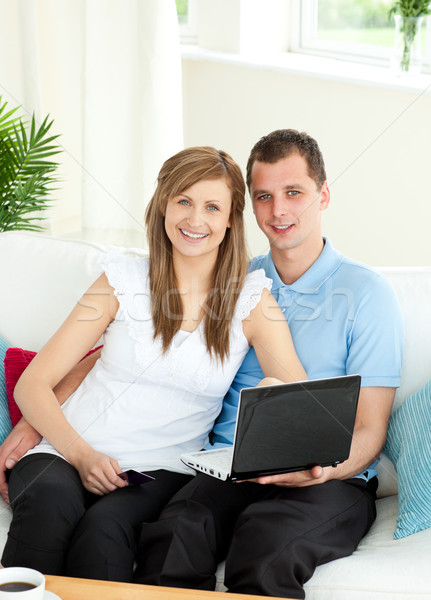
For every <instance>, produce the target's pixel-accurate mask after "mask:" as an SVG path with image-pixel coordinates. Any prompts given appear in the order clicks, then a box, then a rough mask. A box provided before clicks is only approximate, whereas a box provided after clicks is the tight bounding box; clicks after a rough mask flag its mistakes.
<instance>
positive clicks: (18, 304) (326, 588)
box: [0, 232, 431, 600]
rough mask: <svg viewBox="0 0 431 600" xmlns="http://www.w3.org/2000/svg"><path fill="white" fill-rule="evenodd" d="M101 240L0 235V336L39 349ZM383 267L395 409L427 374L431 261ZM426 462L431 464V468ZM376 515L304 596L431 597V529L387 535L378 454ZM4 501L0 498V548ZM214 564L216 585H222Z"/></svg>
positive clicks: (386, 470) (387, 481)
mask: <svg viewBox="0 0 431 600" xmlns="http://www.w3.org/2000/svg"><path fill="white" fill-rule="evenodd" d="M105 250H106V248H104V247H103V246H101V245H98V244H93V243H88V242H83V241H75V240H66V239H56V238H51V237H48V236H43V235H39V234H32V233H23V232H11V233H2V234H0V285H1V290H2V293H1V294H0V337H2V338H3V339H5V340H6V341H7V342H8V343H9V344H10V345H12V346H18V347H21V348H25V349H27V350H36V351H37V350H38V349H40V348H41V346H42V345H43V344H44V342H45V341H46V340H47V339H48V337H49V336H50V335H51V334H52V333H53V332H54V331H55V330H56V328H57V327H58V326H59V325H60V323H61V322H62V321H63V319H64V318H65V316H66V315H67V313H68V312H69V310H70V309H72V307H73V305H74V304H75V302H76V301H77V300H78V298H79V296H80V294H81V293H82V292H83V291H84V290H85V289H86V288H87V287H88V285H89V284H90V283H91V282H92V281H93V280H94V279H95V277H96V276H97V274H98V268H97V261H98V257H99V256H100V254H101V253H102V252H104V251H105ZM381 271H382V272H383V273H384V274H385V275H386V276H387V277H388V279H389V280H390V281H391V283H392V285H393V287H394V288H395V291H396V293H397V295H398V297H399V301H400V304H401V307H402V311H403V314H404V319H405V329H406V341H405V358H404V367H403V376H402V385H401V388H400V389H399V390H398V392H397V396H396V401H395V405H394V408H395V407H397V406H399V405H400V404H401V402H403V400H404V399H405V398H406V396H408V395H409V394H411V393H412V392H414V391H416V390H418V389H419V388H420V387H422V386H423V385H424V384H425V382H426V381H428V379H430V378H431V377H430V376H431V343H430V339H431V310H430V309H429V306H430V302H431V268H387V269H381ZM430 469H431V467H430ZM379 479H380V485H379V492H378V495H379V499H378V501H377V513H378V514H377V520H376V522H375V523H374V525H373V527H372V529H371V531H370V532H369V533H368V535H367V536H366V537H365V538H364V539H363V541H362V542H361V544H360V545H359V547H358V549H357V550H356V551H355V552H354V553H353V555H352V556H350V557H347V558H343V559H340V560H336V561H334V562H332V563H329V564H327V565H323V566H321V567H319V568H318V569H317V571H316V573H315V574H314V576H313V577H312V578H311V580H310V581H309V582H308V583H307V584H306V586H305V589H306V598H307V600H349V599H358V600H359V599H360V600H364V599H369V600H380V599H382V600H383V599H385V600H386V599H399V600H401V599H402V600H410V599H419V598H421V599H422V600H423V599H424V598H431V569H430V564H431V529H426V530H424V531H421V532H419V533H416V534H414V535H410V536H408V537H405V538H403V539H400V540H395V539H394V538H393V533H394V530H395V523H396V517H397V510H398V504H397V499H398V496H397V478H396V474H395V471H394V468H393V466H392V463H391V462H390V461H389V459H388V458H386V457H385V456H384V455H383V456H382V460H381V463H380V465H379ZM9 521H10V508H9V507H8V506H7V505H6V504H5V503H4V502H3V501H2V500H1V499H0V548H2V547H3V545H4V540H5V538H6V534H7V529H8V524H9ZM222 569H223V567H222V566H221V567H220V569H219V582H218V589H223V586H222Z"/></svg>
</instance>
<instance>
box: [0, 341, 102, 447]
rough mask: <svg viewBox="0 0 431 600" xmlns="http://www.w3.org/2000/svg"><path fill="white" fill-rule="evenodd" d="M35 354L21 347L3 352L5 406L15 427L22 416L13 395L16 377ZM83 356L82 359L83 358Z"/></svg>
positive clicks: (88, 353)
mask: <svg viewBox="0 0 431 600" xmlns="http://www.w3.org/2000/svg"><path fill="white" fill-rule="evenodd" d="M99 348H101V346H97V347H96V348H93V349H92V350H90V352H87V354H86V355H85V356H84V358H86V357H87V356H89V355H90V354H93V352H96V350H99ZM36 354H37V353H36V352H32V351H31V350H23V349H22V348H8V349H7V350H6V353H5V359H4V367H5V382H6V393H7V406H8V408H9V414H10V421H11V422H12V426H13V427H15V425H16V424H17V423H18V421H19V420H20V419H21V417H22V413H21V411H20V409H19V408H18V405H17V403H16V402H15V399H14V397H13V393H14V390H15V386H16V384H17V382H18V379H19V378H20V377H21V374H22V372H23V371H24V369H25V368H26V367H27V365H28V364H29V363H30V362H31V361H32V360H33V358H34V357H35V356H36ZM84 358H83V359H82V360H84ZM6 435H7V434H6ZM5 437H6V436H5Z"/></svg>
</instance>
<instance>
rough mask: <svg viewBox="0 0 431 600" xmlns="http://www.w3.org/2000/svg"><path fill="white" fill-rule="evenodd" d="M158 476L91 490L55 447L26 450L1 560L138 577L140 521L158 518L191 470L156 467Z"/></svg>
mask: <svg viewBox="0 0 431 600" xmlns="http://www.w3.org/2000/svg"><path fill="white" fill-rule="evenodd" d="M152 475H153V476H154V477H155V480H154V481H151V482H149V483H145V484H143V485H135V486H127V487H124V488H118V489H117V490H115V491H114V492H111V493H109V494H106V495H105V496H97V495H95V494H91V493H90V492H88V491H87V490H86V489H85V488H84V486H83V485H82V483H81V479H80V477H79V474H78V472H77V471H76V469H74V467H72V466H71V465H70V464H69V463H68V462H66V461H65V460H63V459H62V458H59V457H56V456H53V455H51V454H47V453H38V454H32V455H30V456H27V457H25V458H23V459H22V460H21V461H19V462H18V464H17V465H16V466H15V467H14V468H13V469H12V471H11V473H10V478H9V496H10V499H11V506H12V509H13V518H12V522H11V525H10V529H9V533H8V539H7V542H6V546H5V549H4V552H3V556H2V559H1V562H2V564H3V566H5V567H12V566H22V567H31V568H33V569H37V570H38V571H42V572H43V573H46V574H50V575H67V576H71V577H84V578H90V579H106V580H111V581H131V580H132V573H133V568H134V562H135V553H136V543H137V536H138V532H139V530H138V526H139V525H140V523H142V522H143V521H152V520H154V519H157V517H158V516H159V513H160V511H161V510H162V508H163V506H164V505H165V504H166V502H168V500H169V499H170V498H171V496H172V495H173V494H174V493H175V492H176V491H177V490H178V489H179V488H180V487H181V486H182V485H184V484H185V483H186V482H188V481H189V480H190V476H188V475H182V474H180V473H172V472H169V471H162V470H160V471H153V472H152Z"/></svg>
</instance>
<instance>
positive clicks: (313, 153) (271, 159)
mask: <svg viewBox="0 0 431 600" xmlns="http://www.w3.org/2000/svg"><path fill="white" fill-rule="evenodd" d="M295 153H296V154H299V155H300V156H303V157H304V158H305V160H306V161H307V165H308V174H309V176H310V177H311V178H312V179H314V181H315V182H316V185H317V187H318V188H320V187H321V186H322V184H323V182H324V181H326V171H325V163H324V161H323V156H322V153H321V151H320V148H319V145H318V143H317V142H316V140H315V139H314V138H312V137H311V136H309V135H308V134H307V133H305V132H299V131H296V129H277V130H276V131H273V132H272V133H269V134H268V135H264V136H263V137H262V138H260V140H259V141H258V142H257V143H256V144H255V145H254V146H253V148H252V150H251V152H250V156H249V159H248V162H247V187H248V189H249V190H250V186H251V170H252V168H253V164H254V163H255V162H256V161H258V162H264V163H276V162H278V161H279V160H281V159H283V158H286V157H287V156H290V155H291V154H295Z"/></svg>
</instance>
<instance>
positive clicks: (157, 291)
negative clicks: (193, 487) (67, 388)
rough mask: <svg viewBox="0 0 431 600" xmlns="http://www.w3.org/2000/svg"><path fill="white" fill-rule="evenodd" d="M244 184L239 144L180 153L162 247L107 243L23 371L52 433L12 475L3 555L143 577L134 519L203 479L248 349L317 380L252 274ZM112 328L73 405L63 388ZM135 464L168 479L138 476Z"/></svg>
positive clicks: (156, 215) (164, 203)
mask: <svg viewBox="0 0 431 600" xmlns="http://www.w3.org/2000/svg"><path fill="white" fill-rule="evenodd" d="M244 193H245V186H244V181H243V177H242V175H241V171H240V169H239V167H238V165H237V164H236V163H235V162H234V161H233V160H232V158H231V157H230V156H229V155H227V154H226V153H225V152H221V151H217V150H215V149H213V148H209V147H197V148H189V149H186V150H183V151H182V152H179V153H178V154H176V155H175V156H173V157H172V158H170V159H169V160H167V161H166V162H165V164H164V165H163V167H162V169H161V171H160V173H159V177H158V185H157V189H156V192H155V194H154V196H153V198H152V200H151V202H150V204H149V206H148V209H147V213H146V225H147V236H148V241H149V258H148V259H144V258H132V257H127V256H126V255H124V254H122V253H120V252H119V251H111V252H110V253H108V255H107V256H106V257H104V258H103V260H102V262H101V267H102V269H103V271H104V272H103V274H102V275H101V276H100V277H99V279H98V280H97V281H96V282H95V283H94V284H93V285H92V286H91V287H90V288H89V290H88V291H87V292H86V294H84V296H83V298H82V299H81V301H80V302H79V303H78V305H77V306H76V307H75V309H74V310H73V311H72V313H71V314H70V315H69V317H68V318H67V319H66V321H65V323H64V324H63V325H62V327H61V328H60V329H59V330H58V332H57V333H56V334H55V335H54V336H53V337H52V338H51V339H50V340H49V341H48V343H47V344H46V346H45V347H44V348H43V349H42V350H41V351H40V353H39V354H38V355H37V357H36V358H35V359H34V360H33V361H32V363H31V364H30V365H29V367H28V368H27V370H26V371H25V373H24V374H23V375H22V377H21V379H20V381H19V382H18V385H17V387H16V390H15V398H16V400H17V402H18V404H19V406H20V408H21V410H22V412H23V415H24V417H25V418H26V419H27V421H28V422H29V423H30V424H31V425H33V427H34V428H35V429H36V430H37V431H39V432H40V433H41V434H42V435H43V436H44V439H43V440H42V442H41V443H40V444H39V445H38V446H36V447H35V448H34V449H33V450H31V451H29V452H28V453H27V455H26V456H25V457H24V458H23V459H22V460H21V461H20V462H19V463H18V464H17V465H16V466H15V467H14V469H13V470H12V473H11V477H10V482H9V493H10V499H11V505H12V508H13V520H12V523H11V527H10V530H9V536H8V541H7V543H6V547H5V550H4V553H3V557H2V564H3V565H4V566H13V565H21V566H29V567H33V568H36V569H38V570H40V571H43V572H44V573H49V574H57V575H69V576H75V577H89V578H96V579H97V578H99V579H109V580H120V581H130V580H131V578H132V571H133V565H134V559H135V541H136V540H135V538H136V527H137V526H138V524H139V523H141V522H142V521H151V520H154V519H156V518H157V516H158V514H159V512H160V510H161V508H162V507H163V506H164V504H165V503H166V502H167V501H168V499H169V498H170V497H171V496H172V495H173V494H174V493H175V491H176V490H177V489H179V487H181V486H182V485H184V484H185V483H186V481H188V479H189V478H190V470H189V469H188V468H187V467H185V465H183V464H182V463H181V461H180V459H179V455H180V454H181V453H182V452H184V451H188V450H199V449H201V448H202V447H203V446H204V445H205V444H206V442H207V439H208V434H209V432H210V431H211V429H212V425H213V422H214V420H215V418H216V417H217V415H218V413H219V411H220V409H221V404H222V400H223V397H224V394H225V393H226V391H227V389H228V387H229V384H230V382H231V381H232V379H233V377H234V375H235V373H236V371H237V369H238V367H239V365H240V364H241V362H242V359H243V357H244V356H245V354H246V352H247V351H248V349H249V346H250V345H252V346H254V348H255V350H256V354H257V356H258V359H259V361H260V363H261V366H262V369H263V372H264V373H265V375H266V376H271V377H276V378H278V379H280V380H283V381H291V380H296V379H303V378H304V377H305V372H304V370H303V368H302V366H301V364H300V362H299V360H298V358H297V356H296V353H295V350H294V347H293V343H292V340H291V337H290V332H289V328H288V325H287V323H286V321H285V319H284V318H283V316H282V314H281V311H280V309H279V308H278V305H277V304H276V302H275V300H274V299H273V297H272V296H271V294H270V293H269V291H268V290H269V288H270V285H271V282H270V280H268V279H267V278H266V277H265V276H264V273H263V271H255V272H253V273H250V274H248V275H247V274H246V252H245V240H244V226H243V210H244ZM268 316H269V318H268ZM102 334H105V335H104V347H103V350H102V354H101V357H100V359H99V360H98V361H97V363H96V365H95V367H94V368H93V370H92V371H91V372H90V373H89V375H88V376H87V377H86V378H85V379H84V381H83V382H82V384H81V385H80V387H79V388H78V389H77V391H76V392H75V393H74V394H73V395H72V396H71V397H70V398H69V399H68V400H67V401H66V402H65V403H64V404H63V406H62V407H60V406H59V404H58V402H57V400H56V398H55V395H54V393H53V391H52V390H53V388H54V387H55V385H56V384H57V383H58V382H59V381H60V380H61V379H62V378H63V377H64V376H65V375H66V373H68V372H69V371H70V369H71V368H72V367H73V366H74V365H75V364H76V363H77V362H78V361H79V359H80V357H81V356H82V355H83V354H85V353H86V352H87V351H88V350H89V349H90V348H92V347H93V346H94V344H95V343H96V342H97V340H98V339H99V338H100V336H101V335H102ZM130 468H132V469H136V470H139V471H143V470H145V471H146V472H147V473H150V474H151V475H152V476H153V477H154V478H155V479H154V481H151V482H150V483H146V484H145V485H136V486H132V485H127V483H126V482H125V481H124V480H123V479H122V478H121V477H119V476H118V474H119V473H120V472H122V471H124V470H127V469H130Z"/></svg>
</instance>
